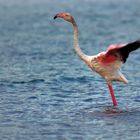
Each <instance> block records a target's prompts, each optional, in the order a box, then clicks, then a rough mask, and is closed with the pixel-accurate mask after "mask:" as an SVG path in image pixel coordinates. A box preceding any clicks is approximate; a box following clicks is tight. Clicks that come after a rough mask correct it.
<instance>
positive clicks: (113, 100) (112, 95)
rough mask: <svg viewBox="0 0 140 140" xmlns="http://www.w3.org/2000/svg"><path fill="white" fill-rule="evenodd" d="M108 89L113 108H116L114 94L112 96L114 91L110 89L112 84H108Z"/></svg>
mask: <svg viewBox="0 0 140 140" xmlns="http://www.w3.org/2000/svg"><path fill="white" fill-rule="evenodd" d="M108 88H109V91H110V95H111V98H112V102H113V106H117V101H116V98H115V94H114V91H113V88H112V84H108Z"/></svg>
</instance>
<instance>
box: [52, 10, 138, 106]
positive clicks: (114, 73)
mask: <svg viewBox="0 0 140 140" xmlns="http://www.w3.org/2000/svg"><path fill="white" fill-rule="evenodd" d="M56 18H62V19H64V20H65V21H67V22H69V23H71V24H72V27H73V46H74V49H75V51H76V53H77V55H78V56H79V57H80V59H81V60H83V61H84V62H85V63H86V64H87V65H88V67H90V68H91V70H92V71H95V72H97V73H98V74H99V75H101V76H102V77H103V78H104V79H105V81H106V82H107V85H108V88H109V91H110V95H111V99H112V103H113V106H114V107H116V106H117V100H116V97H115V93H114V91H113V88H112V82H113V81H120V82H122V83H124V84H127V83H128V80H127V79H126V78H125V76H124V75H123V74H122V72H121V66H122V65H123V63H125V62H126V60H127V58H128V56H129V53H130V52H132V51H134V50H136V49H138V48H140V40H136V41H134V42H131V43H128V44H113V45H110V46H109V47H108V48H107V50H106V51H104V52H101V53H99V54H97V55H93V56H88V55H86V54H84V53H83V52H82V51H81V49H80V47H79V42H78V26H77V24H76V22H75V19H74V17H73V16H71V15H70V14H69V13H65V12H60V13H58V14H56V15H55V16H54V19H56Z"/></svg>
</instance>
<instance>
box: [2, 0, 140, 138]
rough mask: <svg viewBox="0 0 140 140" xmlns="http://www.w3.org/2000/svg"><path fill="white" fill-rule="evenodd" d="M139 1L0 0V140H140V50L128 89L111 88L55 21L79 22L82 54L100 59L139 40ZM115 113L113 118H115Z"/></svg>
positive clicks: (132, 61) (128, 68)
mask: <svg viewBox="0 0 140 140" xmlns="http://www.w3.org/2000/svg"><path fill="white" fill-rule="evenodd" d="M139 8H140V1H139V0H133V1H131V0H117V1H115V0H114V1H113V0H100V1H98V0H79V1H76V0H71V1H70V0H69V1H66V0H61V1H58V0H51V1H50V0H40V1H37V0H29V1H23V0H9V1H8V0H5V1H4V0H0V139H1V140H43V139H44V140H118V139H120V140H138V139H139V138H140V71H139V70H140V55H139V54H140V50H137V51H135V52H133V53H132V55H130V57H129V59H128V61H127V63H126V64H125V65H124V67H123V68H122V71H123V73H124V74H125V76H126V77H127V79H128V80H129V84H128V85H123V84H121V83H117V82H116V83H114V90H115V92H116V97H117V100H118V104H119V106H118V108H117V109H112V107H111V105H112V103H111V97H110V95H109V93H108V89H107V85H106V83H105V81H104V80H103V79H101V77H100V76H98V75H97V74H95V73H94V72H92V71H90V70H89V69H88V68H87V67H86V66H85V64H84V63H83V62H81V60H79V58H78V57H77V56H76V54H75V52H74V50H73V47H72V28H71V26H70V24H68V23H66V22H64V21H62V20H59V19H58V20H55V21H54V20H53V16H54V15H55V14H56V13H58V12H60V11H66V12H70V13H71V14H72V15H74V17H75V19H76V21H77V24H78V25H79V30H80V36H79V37H80V47H81V49H82V50H83V51H84V52H85V53H87V54H89V55H94V54H96V53H99V52H100V51H103V50H105V49H106V48H107V46H108V45H109V44H111V43H126V42H129V41H134V40H135V39H139V38H140V18H139V17H140V10H139ZM110 110H112V111H110Z"/></svg>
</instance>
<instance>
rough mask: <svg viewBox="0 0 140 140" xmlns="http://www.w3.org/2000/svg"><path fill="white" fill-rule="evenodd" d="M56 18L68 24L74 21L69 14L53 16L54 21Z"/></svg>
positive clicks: (62, 13)
mask: <svg viewBox="0 0 140 140" xmlns="http://www.w3.org/2000/svg"><path fill="white" fill-rule="evenodd" d="M56 18H63V19H64V20H66V21H68V22H72V21H73V20H74V19H73V17H72V16H71V15H70V14H69V13H64V12H61V13H58V14H56V15H55V16H54V19H56Z"/></svg>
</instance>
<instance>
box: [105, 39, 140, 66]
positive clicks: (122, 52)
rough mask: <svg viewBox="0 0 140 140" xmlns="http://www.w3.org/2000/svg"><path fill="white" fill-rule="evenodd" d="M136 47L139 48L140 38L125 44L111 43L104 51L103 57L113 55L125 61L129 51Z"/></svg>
mask: <svg viewBox="0 0 140 140" xmlns="http://www.w3.org/2000/svg"><path fill="white" fill-rule="evenodd" d="M138 48H140V40H137V41H135V42H131V43H128V44H125V45H111V46H110V47H109V48H108V50H107V52H106V57H105V59H107V58H109V57H114V58H116V59H118V60H121V61H122V62H123V63H125V62H126V60H127V58H128V56H129V53H130V52H132V51H134V50H136V49H138Z"/></svg>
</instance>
